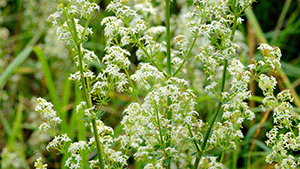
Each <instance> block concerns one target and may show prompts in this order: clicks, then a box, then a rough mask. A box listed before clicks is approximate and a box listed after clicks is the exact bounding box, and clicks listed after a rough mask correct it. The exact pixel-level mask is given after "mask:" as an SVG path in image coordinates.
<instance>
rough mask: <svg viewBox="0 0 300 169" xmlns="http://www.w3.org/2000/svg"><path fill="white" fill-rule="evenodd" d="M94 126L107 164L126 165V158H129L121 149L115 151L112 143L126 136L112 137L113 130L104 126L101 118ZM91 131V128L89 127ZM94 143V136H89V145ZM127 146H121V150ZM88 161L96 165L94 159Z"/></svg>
mask: <svg viewBox="0 0 300 169" xmlns="http://www.w3.org/2000/svg"><path fill="white" fill-rule="evenodd" d="M96 124H97V125H96V126H97V130H98V133H99V140H100V142H101V144H102V145H103V148H104V153H103V154H104V156H105V158H106V159H107V160H108V161H109V162H108V164H109V166H114V165H116V166H119V167H121V166H126V165H127V159H128V158H129V157H128V156H127V155H124V154H123V153H122V152H121V151H116V150H115V149H114V148H113V147H112V145H113V144H115V143H116V142H118V141H124V140H123V139H125V140H126V139H127V138H126V137H120V138H116V139H114V138H113V135H114V130H113V129H112V128H111V127H109V126H106V125H105V124H104V123H103V122H102V121H101V120H96ZM91 130H92V131H93V128H91ZM94 143H95V138H94V137H92V138H90V141H89V145H91V146H93V145H94ZM126 148H127V146H123V148H122V149H123V150H126ZM90 163H93V165H96V164H97V162H96V161H92V162H90ZM91 165H92V164H91Z"/></svg>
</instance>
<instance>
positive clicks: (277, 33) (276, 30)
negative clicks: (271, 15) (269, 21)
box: [270, 0, 292, 45]
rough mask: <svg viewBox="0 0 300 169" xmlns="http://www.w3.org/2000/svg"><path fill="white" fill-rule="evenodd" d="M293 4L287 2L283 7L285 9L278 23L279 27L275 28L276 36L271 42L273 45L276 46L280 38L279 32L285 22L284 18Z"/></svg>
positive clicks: (288, 0) (289, 0) (290, 0)
mask: <svg viewBox="0 0 300 169" xmlns="http://www.w3.org/2000/svg"><path fill="white" fill-rule="evenodd" d="M291 2H292V0H286V1H285V3H284V6H283V9H282V11H281V13H280V16H279V19H278V21H277V25H276V28H275V31H274V36H273V38H272V40H271V42H270V44H271V45H274V44H275V42H276V40H277V39H278V36H279V32H280V28H281V26H282V24H283V21H284V18H285V16H286V14H287V12H288V10H289V8H290V6H291Z"/></svg>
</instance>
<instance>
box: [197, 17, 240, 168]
mask: <svg viewBox="0 0 300 169" xmlns="http://www.w3.org/2000/svg"><path fill="white" fill-rule="evenodd" d="M238 17H239V15H238V14H235V15H234V23H233V27H232V32H231V35H230V40H231V41H232V40H233V38H234V34H235V31H236V25H237V18H238ZM227 67H228V60H227V59H225V60H224V63H223V74H222V86H221V91H220V94H219V97H220V98H221V97H222V93H223V92H224V88H225V80H226V72H227ZM221 106H222V101H219V102H218V106H217V109H216V111H215V112H214V115H213V117H212V119H211V121H210V122H209V127H208V130H207V131H206V133H205V136H204V140H203V142H202V144H201V149H200V151H201V154H197V157H196V161H195V164H194V169H197V168H198V165H199V162H200V158H201V156H202V154H203V153H204V151H205V147H206V143H207V140H208V137H209V135H210V132H211V129H212V127H213V125H214V123H215V121H216V118H217V117H218V115H219V113H220V110H221Z"/></svg>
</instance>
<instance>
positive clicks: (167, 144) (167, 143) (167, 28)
mask: <svg viewBox="0 0 300 169" xmlns="http://www.w3.org/2000/svg"><path fill="white" fill-rule="evenodd" d="M165 2H166V34H167V35H166V42H167V74H168V78H170V77H171V76H172V70H171V31H170V0H166V1H165ZM167 104H168V110H167V118H168V120H169V121H170V125H172V111H171V110H170V109H169V107H170V105H171V99H170V97H168V101H167ZM171 130H172V127H169V133H168V134H167V142H166V147H170V146H171ZM166 158H167V159H166V160H165V164H166V165H167V166H166V168H167V169H170V168H171V156H170V154H167V157H166Z"/></svg>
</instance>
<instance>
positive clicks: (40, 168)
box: [34, 157, 48, 169]
mask: <svg viewBox="0 0 300 169" xmlns="http://www.w3.org/2000/svg"><path fill="white" fill-rule="evenodd" d="M47 166H48V165H47V164H43V163H42V158H41V157H40V158H38V159H36V162H35V163H34V167H35V168H36V169H47Z"/></svg>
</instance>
